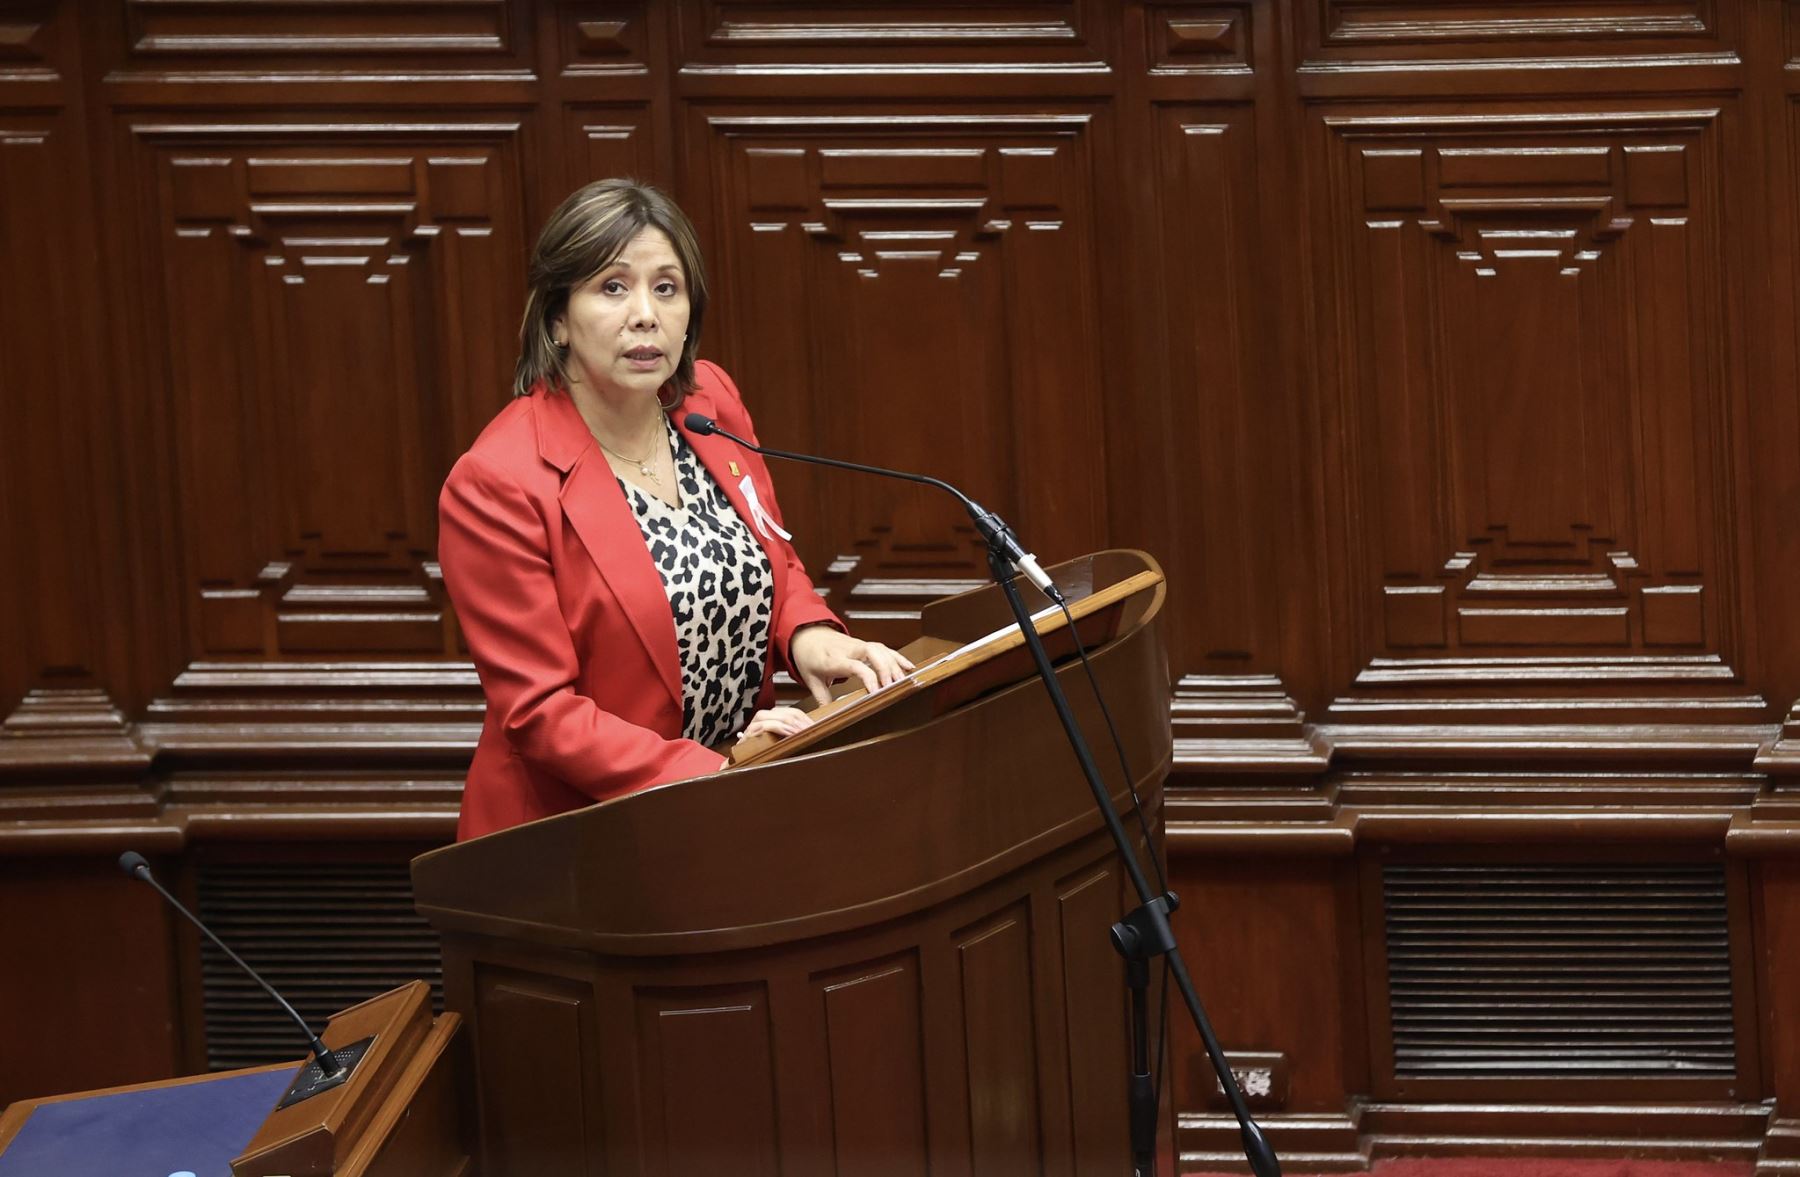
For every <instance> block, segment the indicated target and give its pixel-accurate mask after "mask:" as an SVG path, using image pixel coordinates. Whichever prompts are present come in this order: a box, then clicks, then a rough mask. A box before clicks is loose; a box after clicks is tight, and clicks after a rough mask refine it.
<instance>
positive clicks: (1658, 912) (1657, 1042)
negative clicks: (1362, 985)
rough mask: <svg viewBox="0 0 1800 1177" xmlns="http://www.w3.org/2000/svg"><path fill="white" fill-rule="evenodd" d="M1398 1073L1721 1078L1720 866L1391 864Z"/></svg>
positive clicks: (1731, 1048)
mask: <svg viewBox="0 0 1800 1177" xmlns="http://www.w3.org/2000/svg"><path fill="white" fill-rule="evenodd" d="M1382 889H1383V900H1384V902H1385V906H1386V912H1387V958H1388V993H1389V1001H1390V1012H1391V1015H1392V1026H1393V1034H1394V1074H1395V1076H1396V1077H1397V1078H1433V1079H1548V1078H1581V1077H1597V1078H1606V1077H1611V1078H1621V1077H1642V1076H1680V1077H1684V1078H1708V1077H1715V1076H1716V1077H1723V1078H1730V1077H1732V1076H1734V1075H1735V1074H1736V1070H1737V1050H1736V1043H1735V1041H1734V1039H1733V1033H1732V1010H1731V961H1730V949H1729V937H1728V931H1727V923H1726V899H1725V871H1724V868H1723V867H1722V866H1719V865H1693V866H1688V865H1654V866H1652V865H1620V864H1605V865H1597V866H1574V865H1562V864H1552V865H1538V866H1495V865H1462V866H1419V865H1406V866H1389V867H1387V868H1386V870H1385V871H1384V874H1383V879H1382Z"/></svg>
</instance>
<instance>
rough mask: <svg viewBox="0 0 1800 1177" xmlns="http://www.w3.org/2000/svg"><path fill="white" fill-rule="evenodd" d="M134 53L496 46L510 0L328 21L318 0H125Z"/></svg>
mask: <svg viewBox="0 0 1800 1177" xmlns="http://www.w3.org/2000/svg"><path fill="white" fill-rule="evenodd" d="M125 12H126V22H127V35H128V37H129V45H130V48H131V52H132V54H133V55H134V56H136V57H138V58H141V59H146V60H155V59H158V58H168V57H197V58H203V59H204V58H214V59H217V58H226V59H231V58H244V57H262V58H265V59H266V58H269V57H306V58H312V59H330V58H334V57H367V56H371V55H373V56H379V57H391V56H397V55H401V54H416V55H421V56H425V57H456V56H459V55H468V54H481V53H488V54H492V53H496V52H501V51H504V50H506V49H507V48H509V39H510V36H511V19H510V17H509V6H508V5H507V4H506V3H504V0H460V2H458V0H391V2H389V3H386V4H381V5H353V6H349V7H347V8H344V9H342V10H340V11H334V12H332V14H331V19H330V20H329V21H322V20H321V19H320V16H319V13H318V12H317V11H316V10H315V9H313V8H312V6H310V5H307V4H303V3H287V2H284V0H223V2H221V0H207V2H195V3H180V2H171V0H127V3H126V5H125Z"/></svg>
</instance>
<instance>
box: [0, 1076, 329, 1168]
mask: <svg viewBox="0 0 1800 1177" xmlns="http://www.w3.org/2000/svg"><path fill="white" fill-rule="evenodd" d="M295 1069H297V1068H294V1069H289V1068H282V1069H281V1070H276V1071H264V1072H261V1073H259V1074H251V1075H222V1076H220V1077H219V1078H217V1079H207V1080H203V1081H201V1082H198V1083H184V1084H182V1085H181V1086H179V1087H155V1088H151V1089H149V1090H147V1091H120V1092H116V1093H114V1094H112V1095H94V1096H89V1097H88V1098H87V1099H70V1100H64V1101H62V1102H60V1103H47V1104H41V1105H39V1106H38V1107H36V1108H34V1109H32V1112H31V1115H30V1116H28V1117H27V1118H26V1120H25V1125H24V1127H22V1128H20V1129H19V1134H18V1135H17V1136H15V1137H13V1141H12V1144H11V1145H9V1146H8V1147H7V1149H6V1151H5V1152H4V1153H0V1177H170V1174H184V1173H191V1174H193V1177H231V1158H233V1157H235V1156H237V1155H238V1154H239V1153H240V1152H243V1151H244V1146H245V1145H246V1144H249V1143H250V1138H251V1137H253V1136H255V1135H256V1130H257V1129H258V1128H260V1127H262V1122H263V1121H264V1120H265V1119H267V1118H268V1115H269V1113H270V1112H272V1111H274V1110H275V1101H276V1100H278V1099H280V1098H281V1093H282V1092H284V1091H286V1090H287V1086H288V1084H289V1083H291V1082H293V1079H294V1070H295Z"/></svg>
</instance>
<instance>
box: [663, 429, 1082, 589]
mask: <svg viewBox="0 0 1800 1177" xmlns="http://www.w3.org/2000/svg"><path fill="white" fill-rule="evenodd" d="M683 421H684V423H685V424H686V425H687V427H688V428H689V429H691V430H693V431H694V432H695V433H702V434H713V433H716V434H718V435H719V436H720V437H726V438H730V439H731V440H732V441H735V442H737V443H738V444H739V445H741V446H743V447H744V448H745V449H747V450H750V451H751V452H753V453H758V454H762V455H763V456H765V457H769V458H785V459H786V460H788V461H790V462H810V463H812V464H813V465H815V466H831V467H834V468H836V469H839V470H854V471H856V472H857V473H859V474H879V475H882V476H883V477H885V478H898V479H900V480H902V481H904V482H917V483H921V484H923V485H925V486H935V487H937V488H938V489H939V490H943V491H948V492H950V493H951V494H953V495H955V496H956V501H957V502H959V503H961V504H962V505H963V509H964V510H965V511H967V512H968V513H969V518H970V519H973V520H974V521H975V530H976V531H979V532H980V533H981V538H982V539H983V540H984V541H985V542H986V543H987V546H988V548H989V549H990V550H992V551H994V552H997V553H999V554H1000V555H1001V556H1002V557H1003V558H1004V559H1005V560H1006V562H1007V563H1008V564H1011V565H1012V566H1013V567H1014V568H1016V569H1018V570H1019V573H1020V575H1022V576H1024V577H1025V579H1026V580H1029V581H1030V582H1031V583H1032V584H1034V585H1036V586H1037V587H1038V591H1040V592H1042V593H1043V594H1044V595H1045V596H1046V597H1049V598H1050V599H1051V600H1052V601H1055V602H1056V603H1057V604H1058V605H1061V604H1063V595H1062V591H1061V590H1060V589H1058V588H1057V587H1056V582H1055V581H1053V580H1051V579H1050V576H1049V574H1048V573H1046V572H1045V571H1044V570H1043V569H1042V568H1040V567H1038V562H1037V557H1036V556H1034V555H1032V554H1031V553H1030V552H1027V551H1026V550H1025V547H1024V545H1023V544H1021V543H1019V537H1018V536H1017V535H1015V534H1014V533H1013V529H1012V528H1011V527H1009V526H1007V524H1006V520H1004V519H1002V518H1000V516H998V515H996V514H994V513H993V512H992V511H990V510H988V509H987V508H986V507H983V506H982V505H981V504H980V503H978V502H976V501H975V500H974V499H972V498H970V497H969V496H968V495H966V494H964V493H963V492H962V491H960V490H957V489H956V488H955V487H954V486H951V485H950V484H949V483H948V482H945V481H944V480H943V479H941V478H932V477H931V476H929V475H926V474H909V473H907V472H906V471H904V470H889V469H887V468H886V467H884V466H865V465H863V464H862V463H860V462H845V461H841V460H839V459H837V458H821V457H819V456H818V455H817V454H796V453H790V452H789V451H787V450H775V449H769V448H767V447H765V446H760V445H757V444H756V443H755V442H753V441H748V440H746V439H744V438H742V437H739V436H738V435H737V434H735V433H733V432H731V431H730V430H728V429H724V428H721V427H720V425H719V423H718V422H717V421H714V420H713V419H712V418H711V417H708V416H706V415H705V414H703V413H689V414H688V415H687V416H686V417H685V418H684V419H683Z"/></svg>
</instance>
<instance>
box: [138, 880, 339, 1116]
mask: <svg viewBox="0 0 1800 1177" xmlns="http://www.w3.org/2000/svg"><path fill="white" fill-rule="evenodd" d="M119 869H120V870H122V871H124V872H125V873H126V874H128V875H130V876H131V877H132V878H134V879H139V880H142V881H143V882H146V883H149V884H150V885H151V886H152V887H155V888H156V892H157V894H159V895H161V896H162V897H163V898H164V899H167V900H168V901H169V903H170V904H171V905H172V906H173V907H174V908H175V910H176V911H179V912H180V913H181V914H182V915H185V916H186V917H187V918H188V922H189V923H191V924H193V925H194V926H195V927H196V928H199V929H200V930H201V931H202V932H204V933H206V937H207V939H209V940H211V941H212V942H213V943H214V944H217V945H218V946H219V949H220V951H222V952H224V953H225V955H226V956H229V957H230V958H231V962H232V963H233V964H235V965H237V967H238V968H240V969H243V970H244V971H245V972H246V973H249V974H250V979H251V980H253V981H255V982H256V983H257V984H258V985H261V986H262V987H263V989H264V990H266V991H267V992H268V994H269V996H270V997H273V998H274V999H275V1002H276V1004H277V1005H279V1006H281V1008H282V1009H284V1010H286V1011H287V1015H288V1017H290V1018H293V1019H294V1024H295V1025H297V1026H299V1027H300V1032H301V1033H302V1034H304V1035H306V1041H307V1044H308V1046H310V1048H311V1049H312V1052H313V1054H314V1055H316V1056H317V1058H318V1068H319V1073H320V1075H321V1076H322V1077H323V1078H324V1079H325V1080H327V1081H328V1082H326V1083H314V1084H312V1085H311V1086H312V1090H309V1091H308V1092H307V1094H314V1093H316V1092H317V1091H322V1090H324V1089H325V1087H326V1086H335V1085H336V1084H337V1083H341V1082H342V1081H343V1080H344V1079H346V1078H348V1077H349V1075H350V1068H349V1067H347V1066H345V1065H344V1064H343V1063H341V1062H339V1061H338V1060H337V1059H335V1058H333V1057H332V1054H331V1048H330V1047H328V1046H326V1045H325V1044H324V1043H323V1042H321V1041H319V1036H318V1035H317V1034H314V1033H313V1032H312V1027H311V1026H309V1025H307V1024H306V1020H305V1019H304V1018H302V1017H301V1016H300V1015H299V1014H297V1013H295V1012H294V1007H293V1006H291V1005H289V1004H288V1003H287V999H286V998H284V997H282V996H281V994H279V993H277V992H275V987H274V986H273V985H271V984H269V983H268V982H267V981H265V980H263V979H262V977H261V976H260V975H258V974H257V971H256V970H255V969H253V968H251V967H250V966H249V965H247V964H245V963H244V961H243V958H242V957H240V956H239V955H238V954H237V953H235V952H233V951H232V950H231V949H229V948H227V947H226V946H225V941H223V940H221V939H219V938H218V937H217V936H215V935H213V931H212V929H211V928H209V927H207V926H206V925H205V924H203V923H201V922H200V917H199V916H197V915H195V914H194V913H193V912H191V911H189V910H188V909H187V908H186V907H185V906H183V905H182V902H181V900H179V899H177V898H175V896H173V895H171V894H169V893H168V892H167V891H165V890H164V889H163V885H162V884H161V883H159V882H157V881H156V878H155V876H153V875H152V874H151V873H150V864H149V863H148V862H146V861H144V856H143V855H142V854H139V853H138V852H137V851H135V850H127V851H126V852H125V853H123V854H121V855H119ZM299 1085H300V1080H298V1079H296V1080H295V1086H296V1087H299Z"/></svg>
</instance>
